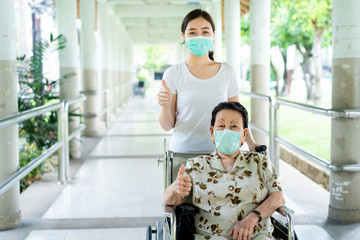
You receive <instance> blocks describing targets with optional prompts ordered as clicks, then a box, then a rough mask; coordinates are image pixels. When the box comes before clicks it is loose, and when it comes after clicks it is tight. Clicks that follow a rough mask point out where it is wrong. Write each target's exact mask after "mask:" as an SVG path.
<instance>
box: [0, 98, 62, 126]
mask: <svg viewBox="0 0 360 240" xmlns="http://www.w3.org/2000/svg"><path fill="white" fill-rule="evenodd" d="M61 106H62V103H61V102H59V103H54V104H51V105H44V106H41V107H37V108H33V109H30V110H27V111H24V112H20V113H16V114H13V115H10V116H8V117H5V118H2V119H0V128H6V127H10V126H12V125H14V124H17V123H21V122H23V121H26V120H29V119H31V118H34V117H37V116H40V115H43V114H45V113H47V112H51V111H55V110H59V109H60V108H61Z"/></svg>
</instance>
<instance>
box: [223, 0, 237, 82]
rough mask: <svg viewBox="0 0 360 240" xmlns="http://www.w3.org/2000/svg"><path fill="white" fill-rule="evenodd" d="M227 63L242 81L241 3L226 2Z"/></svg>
mask: <svg viewBox="0 0 360 240" xmlns="http://www.w3.org/2000/svg"><path fill="white" fill-rule="evenodd" d="M224 8H225V9H224V10H225V34H226V61H227V63H229V64H230V65H232V66H233V67H234V70H235V74H236V77H237V79H238V80H239V79H240V1H233V0H225V4H224Z"/></svg>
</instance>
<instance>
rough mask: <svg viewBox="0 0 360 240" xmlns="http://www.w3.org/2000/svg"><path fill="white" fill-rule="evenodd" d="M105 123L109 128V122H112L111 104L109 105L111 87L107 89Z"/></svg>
mask: <svg viewBox="0 0 360 240" xmlns="http://www.w3.org/2000/svg"><path fill="white" fill-rule="evenodd" d="M105 108H106V112H105V125H106V128H109V122H110V106H109V89H108V88H107V89H105Z"/></svg>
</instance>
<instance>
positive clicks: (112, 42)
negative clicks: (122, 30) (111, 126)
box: [107, 6, 117, 116]
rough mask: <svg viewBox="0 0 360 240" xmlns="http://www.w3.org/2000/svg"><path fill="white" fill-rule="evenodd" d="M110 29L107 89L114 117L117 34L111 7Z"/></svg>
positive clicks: (109, 14) (109, 15)
mask: <svg viewBox="0 0 360 240" xmlns="http://www.w3.org/2000/svg"><path fill="white" fill-rule="evenodd" d="M108 27H109V32H108V34H109V38H108V39H109V45H108V52H109V54H108V57H109V59H108V64H109V68H110V72H109V78H108V82H107V87H108V88H109V99H110V102H109V105H110V113H111V115H112V116H113V115H114V114H115V109H116V108H115V107H116V104H115V103H116V100H115V96H116V95H115V84H116V80H115V79H116V54H117V52H116V49H115V48H116V47H115V46H116V44H117V42H116V38H115V37H114V36H115V32H116V30H117V29H116V18H115V16H114V15H113V13H112V11H111V9H110V7H109V6H108Z"/></svg>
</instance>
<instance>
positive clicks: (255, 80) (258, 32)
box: [250, 0, 270, 145]
mask: <svg viewBox="0 0 360 240" xmlns="http://www.w3.org/2000/svg"><path fill="white" fill-rule="evenodd" d="M250 48H251V71H250V78H251V92H254V93H260V94H265V95H269V93H270V86H269V82H270V1H269V0H251V1H250ZM268 116H269V103H268V102H267V101H263V100H258V99H252V100H251V121H252V123H254V124H255V125H257V126H259V127H261V128H263V129H265V130H268V129H269V120H268ZM252 133H253V137H254V139H255V141H256V143H258V144H266V145H268V137H267V136H265V135H263V134H261V133H259V132H256V131H252Z"/></svg>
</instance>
